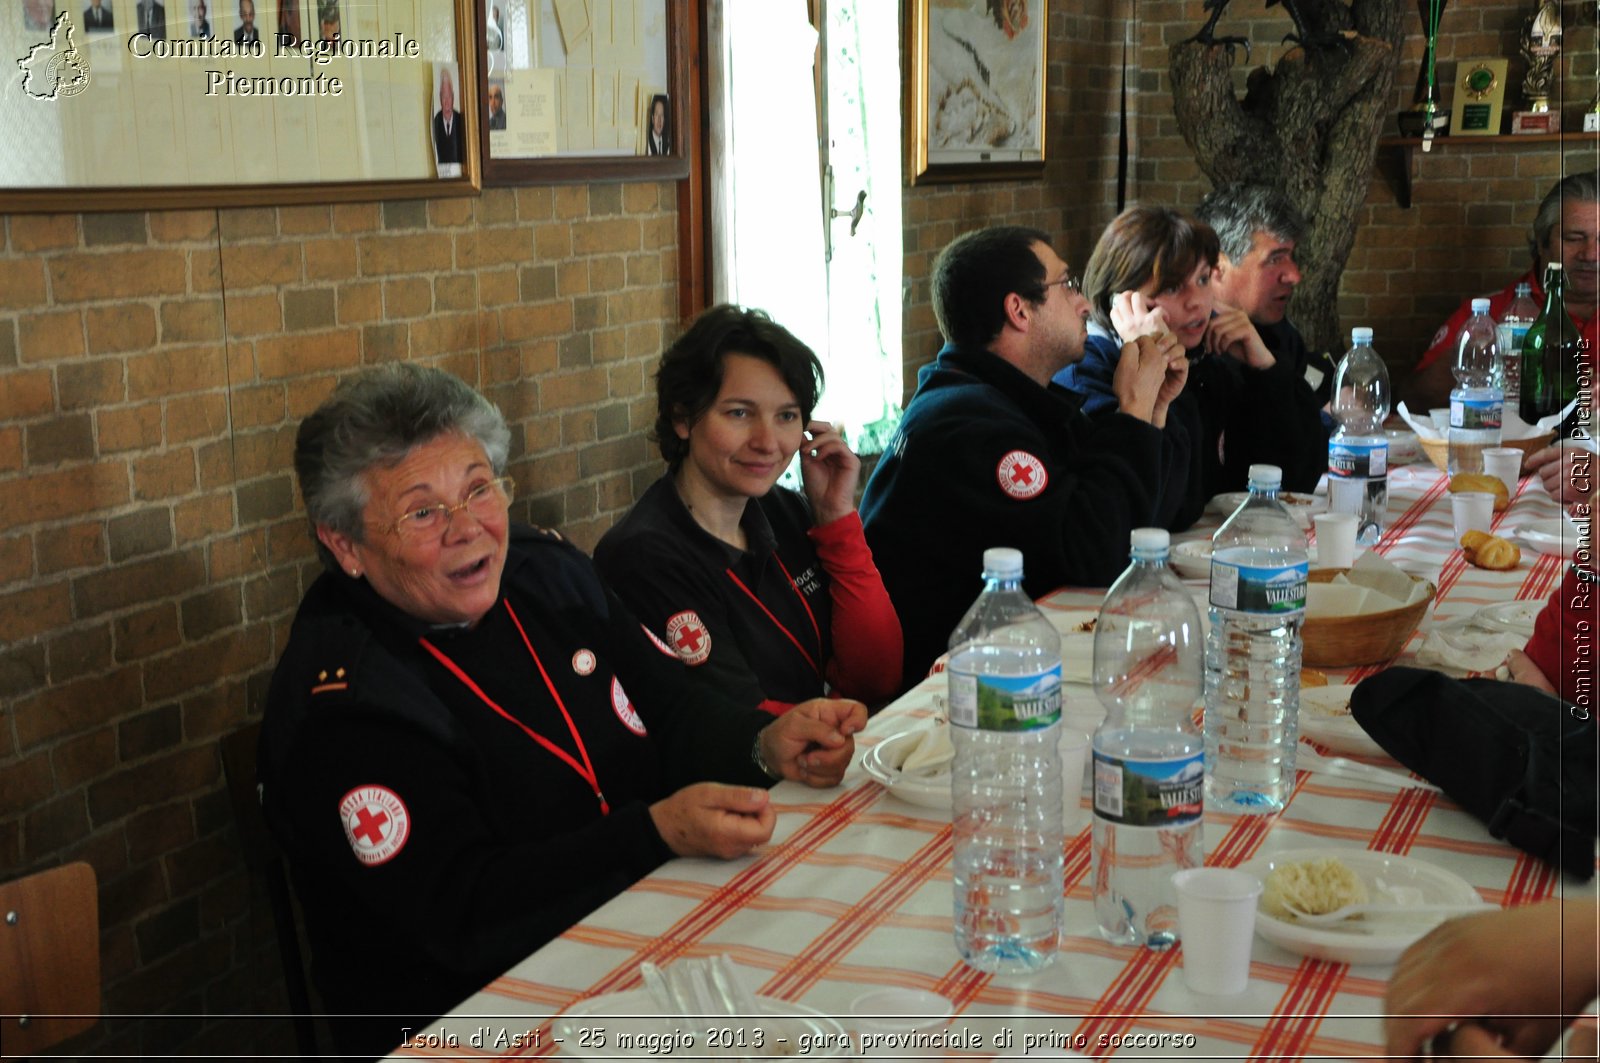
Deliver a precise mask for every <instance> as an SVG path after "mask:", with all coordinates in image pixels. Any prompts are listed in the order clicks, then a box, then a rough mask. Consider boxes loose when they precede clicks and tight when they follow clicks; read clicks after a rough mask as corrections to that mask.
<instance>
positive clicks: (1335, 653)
mask: <svg viewBox="0 0 1600 1063" xmlns="http://www.w3.org/2000/svg"><path fill="white" fill-rule="evenodd" d="M1344 571H1345V570H1344V569H1342V568H1318V569H1313V570H1312V571H1311V576H1310V579H1311V582H1313V583H1328V582H1331V581H1332V579H1333V578H1334V577H1335V576H1337V575H1339V574H1340V573H1341V572H1344ZM1411 578H1412V580H1413V581H1415V582H1417V583H1427V586H1428V593H1427V594H1425V595H1424V596H1423V597H1421V598H1419V599H1418V600H1417V601H1414V602H1412V603H1411V604H1410V605H1403V606H1401V607H1400V608H1398V609H1390V610H1387V611H1385V612H1382V613H1362V614H1361V615H1359V616H1319V617H1315V618H1311V617H1308V618H1307V619H1306V621H1305V623H1304V624H1302V625H1301V627H1300V639H1301V642H1302V644H1303V645H1302V650H1301V659H1302V662H1303V663H1304V664H1306V665H1308V666H1310V667H1312V668H1349V667H1352V666H1354V665H1358V664H1378V663H1380V662H1382V661H1387V660H1389V659H1390V658H1391V657H1394V656H1395V655H1396V654H1398V653H1399V652H1400V651H1401V650H1402V649H1404V648H1405V645H1406V640H1407V639H1409V638H1410V637H1411V636H1412V634H1413V633H1414V632H1415V631H1416V630H1417V625H1418V624H1420V623H1422V616H1423V614H1424V613H1426V612H1427V611H1428V606H1429V605H1430V604H1431V603H1432V602H1433V596H1434V593H1435V588H1434V586H1433V584H1431V583H1428V581H1427V580H1424V579H1418V578H1417V577H1416V576H1412V577H1411Z"/></svg>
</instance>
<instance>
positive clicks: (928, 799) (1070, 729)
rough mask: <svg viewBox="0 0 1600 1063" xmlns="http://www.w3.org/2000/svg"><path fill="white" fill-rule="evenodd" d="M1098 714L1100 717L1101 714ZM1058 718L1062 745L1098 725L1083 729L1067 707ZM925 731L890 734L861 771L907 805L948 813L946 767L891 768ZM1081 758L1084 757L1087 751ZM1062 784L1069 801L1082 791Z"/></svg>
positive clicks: (863, 757)
mask: <svg viewBox="0 0 1600 1063" xmlns="http://www.w3.org/2000/svg"><path fill="white" fill-rule="evenodd" d="M1101 715H1102V718H1103V716H1104V713H1103V712H1102V714H1101ZM1062 719H1063V721H1064V722H1063V723H1062V726H1061V741H1062V743H1064V744H1066V743H1069V742H1071V741H1078V742H1081V741H1083V736H1086V735H1090V734H1093V733H1094V729H1095V727H1098V726H1099V722H1098V720H1096V721H1093V723H1092V726H1087V727H1085V726H1084V724H1085V723H1088V722H1090V721H1089V720H1087V719H1085V718H1083V717H1082V716H1075V715H1074V714H1073V712H1072V710H1071V709H1070V708H1069V709H1066V710H1063V712H1062ZM927 730H928V729H927V728H926V727H914V728H912V729H911V730H909V731H900V732H898V733H896V734H892V735H890V736H889V737H888V738H885V739H884V740H883V741H882V742H879V743H878V744H877V745H875V746H873V747H872V748H871V749H869V750H867V751H866V752H865V753H863V754H862V755H861V768H862V770H863V771H865V772H866V773H867V776H868V777H869V778H871V779H872V780H874V781H875V782H880V783H882V784H883V785H884V786H886V787H888V789H889V792H890V793H891V794H893V795H894V796H895V797H898V798H899V799H900V800H902V801H904V802H906V803H907V804H910V805H916V806H918V807H919V808H938V809H943V810H944V811H946V812H948V811H950V807H951V801H950V769H949V768H948V767H945V768H944V769H942V770H940V771H937V772H929V773H927V774H921V773H918V774H913V775H906V774H904V773H902V772H901V771H900V769H899V768H898V767H895V765H896V764H898V763H899V762H900V761H902V760H904V759H905V757H906V755H907V754H908V753H909V752H910V747H912V746H915V745H916V744H917V743H918V742H920V741H921V740H922V736H923V734H924V733H926V732H927ZM1083 755H1084V756H1085V757H1087V755H1088V754H1087V751H1085V753H1084V754H1083ZM1063 756H1065V754H1063ZM1063 783H1064V785H1066V786H1067V787H1068V790H1069V794H1068V795H1067V796H1068V797H1069V798H1071V796H1072V795H1073V794H1076V793H1081V792H1082V789H1083V784H1082V780H1079V781H1078V785H1077V787H1076V788H1075V789H1074V788H1073V784H1072V783H1071V782H1068V781H1067V780H1065V779H1064V780H1063Z"/></svg>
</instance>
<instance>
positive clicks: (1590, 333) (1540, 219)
mask: <svg viewBox="0 0 1600 1063" xmlns="http://www.w3.org/2000/svg"><path fill="white" fill-rule="evenodd" d="M1528 246H1529V250H1531V251H1532V252H1533V268H1531V269H1530V270H1528V272H1527V273H1524V274H1523V275H1522V276H1520V277H1518V278H1517V279H1516V280H1514V281H1512V282H1511V283H1510V284H1508V285H1506V286H1505V288H1503V289H1502V290H1501V291H1500V292H1499V293H1498V294H1493V295H1490V297H1489V316H1490V317H1492V318H1494V319H1495V320H1496V321H1498V320H1499V319H1500V315H1501V314H1502V313H1504V312H1505V309H1506V307H1507V306H1509V305H1510V304H1511V300H1512V299H1514V298H1516V292H1517V285H1519V284H1528V285H1531V286H1532V288H1533V300H1534V302H1536V303H1538V304H1539V305H1540V306H1543V305H1544V285H1543V284H1542V283H1541V282H1542V280H1543V278H1544V267H1545V264H1546V263H1549V262H1560V263H1561V268H1562V270H1563V271H1564V272H1565V273H1566V284H1565V287H1564V288H1563V297H1564V299H1565V302H1566V306H1567V313H1568V314H1570V315H1571V316H1572V320H1573V322H1574V323H1575V324H1576V325H1577V326H1578V329H1579V331H1580V333H1581V334H1582V336H1583V337H1584V338H1585V339H1587V340H1588V341H1589V350H1590V351H1593V350H1594V346H1595V343H1596V342H1597V341H1600V313H1597V312H1596V311H1597V309H1600V171H1594V170H1590V171H1588V172H1587V173H1575V174H1572V175H1570V176H1568V177H1565V178H1563V179H1562V180H1560V181H1558V182H1556V185H1555V187H1554V188H1552V189H1550V191H1549V193H1548V194H1547V195H1546V196H1545V197H1544V199H1543V201H1542V202H1540V204H1539V211H1538V213H1537V214H1536V215H1534V219H1533V229H1532V232H1531V234H1530V236H1529V240H1528ZM1480 298H1481V297H1480ZM1471 316H1472V299H1471V298H1467V299H1463V300H1462V301H1461V305H1460V306H1459V307H1457V308H1456V312H1455V313H1454V314H1452V315H1451V316H1450V319H1449V320H1448V321H1446V322H1445V323H1444V324H1443V325H1440V326H1439V331H1438V332H1435V333H1434V334H1433V340H1432V341H1431V342H1430V343H1429V344H1428V349H1427V350H1426V351H1424V352H1423V355H1422V357H1421V358H1418V359H1417V364H1416V365H1414V366H1412V368H1411V380H1410V382H1409V384H1408V385H1407V387H1406V390H1405V400H1406V403H1407V405H1408V406H1409V407H1410V408H1411V409H1412V410H1413V411H1414V412H1417V413H1424V412H1426V411H1427V410H1428V409H1430V408H1432V407H1437V406H1443V405H1445V404H1446V403H1447V402H1448V401H1449V397H1450V389H1451V388H1452V387H1453V386H1454V384H1455V376H1454V375H1453V373H1452V370H1453V369H1454V367H1455V350H1456V338H1457V337H1458V336H1460V335H1461V330H1462V328H1464V327H1465V326H1466V324H1467V319H1468V318H1469V317H1471Z"/></svg>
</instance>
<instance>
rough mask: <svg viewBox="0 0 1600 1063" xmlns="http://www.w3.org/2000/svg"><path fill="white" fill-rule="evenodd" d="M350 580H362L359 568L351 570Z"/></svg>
mask: <svg viewBox="0 0 1600 1063" xmlns="http://www.w3.org/2000/svg"><path fill="white" fill-rule="evenodd" d="M350 578H351V579H360V578H361V570H360V569H359V568H353V569H351V570H350Z"/></svg>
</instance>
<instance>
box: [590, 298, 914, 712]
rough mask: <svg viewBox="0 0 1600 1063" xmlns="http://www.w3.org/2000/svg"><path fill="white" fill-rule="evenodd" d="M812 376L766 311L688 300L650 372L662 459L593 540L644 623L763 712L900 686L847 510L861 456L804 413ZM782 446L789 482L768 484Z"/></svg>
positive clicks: (876, 589)
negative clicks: (793, 466)
mask: <svg viewBox="0 0 1600 1063" xmlns="http://www.w3.org/2000/svg"><path fill="white" fill-rule="evenodd" d="M821 387H822V366H821V363H820V362H819V361H818V360H817V356H816V355H815V354H814V353H813V352H812V351H811V349H810V348H809V347H807V346H806V345H805V344H804V343H802V342H801V341H800V340H799V339H797V338H796V337H795V336H794V335H793V334H792V333H790V332H789V330H788V329H785V328H784V327H783V326H782V325H779V324H777V323H776V322H774V321H773V320H772V319H771V318H769V317H768V316H767V315H766V314H764V313H762V312H761V311H759V310H746V309H743V308H741V307H737V306H728V305H722V306H716V307H712V308H711V309H710V310H707V311H706V312H705V313H703V314H701V315H700V317H699V318H697V319H696V320H695V321H694V323H693V324H692V325H690V327H689V329H688V331H687V332H685V333H684V334H683V336H682V337H680V338H679V339H678V341H677V342H676V343H674V344H673V345H672V346H671V347H669V348H668V349H667V351H666V353H665V354H663V355H662V357H661V367H660V369H659V370H658V371H657V373H656V402H657V418H656V428H655V432H656V441H657V443H658V445H659V446H660V448H661V455H662V457H664V458H666V460H667V466H668V468H667V471H666V473H665V474H664V475H663V476H662V477H661V478H660V479H659V480H657V481H656V482H655V483H654V484H652V485H651V486H650V488H649V489H648V490H646V491H645V493H644V495H643V496H642V497H641V498H640V499H639V501H638V503H637V504H636V505H635V506H634V507H633V509H632V510H631V511H629V513H628V515H627V516H626V517H624V518H623V519H622V520H621V521H620V522H619V523H618V524H617V525H616V527H614V528H612V529H611V530H610V531H609V532H607V533H606V534H605V536H604V537H603V538H602V539H601V540H600V544H599V546H597V547H596V548H595V555H594V556H595V564H596V565H597V566H598V567H599V569H600V572H601V575H602V576H604V577H605V579H606V581H607V582H608V583H609V584H610V585H611V587H612V589H613V590H614V591H615V592H616V593H617V595H618V596H619V597H621V598H622V600H623V601H624V602H625V603H627V605H628V606H629V608H631V609H632V610H633V612H634V613H635V614H636V615H637V616H638V617H639V619H640V620H641V621H643V622H644V624H645V625H646V627H647V628H648V629H650V630H651V631H653V632H655V633H656V634H657V635H659V636H660V637H661V639H662V640H663V641H664V642H665V643H666V645H668V646H670V647H671V648H672V650H673V651H674V652H676V653H677V654H678V656H679V657H681V658H682V659H683V661H684V662H685V663H687V664H688V665H690V666H691V667H692V668H694V669H695V670H696V671H698V672H700V673H701V674H702V675H703V676H704V677H705V678H707V679H708V680H710V681H711V682H714V683H716V684H717V685H718V686H719V687H720V688H722V689H723V690H725V691H727V692H728V693H731V694H735V695H737V696H739V697H741V698H749V699H750V700H754V701H759V702H760V703H761V706H762V707H763V708H765V709H767V710H768V711H769V712H772V713H782V712H785V711H787V710H788V709H789V707H790V706H792V705H794V704H795V703H797V702H801V701H805V700H806V699H808V698H812V697H817V696H819V695H821V694H822V693H823V692H824V691H825V690H837V691H841V692H844V691H848V692H849V696H850V697H853V698H856V699H858V700H860V701H864V702H866V703H867V704H869V705H872V704H876V703H879V702H883V701H886V700H887V699H888V698H890V697H891V696H892V695H894V694H895V693H896V692H897V691H898V690H899V688H900V677H901V650H902V643H901V631H900V621H899V618H898V617H897V616H896V615H895V610H894V605H893V604H892V603H891V602H890V601H889V595H888V592H886V591H885V590H884V587H883V578H882V577H881V576H880V575H879V574H878V569H877V566H876V565H874V564H873V561H872V553H871V551H870V550H869V549H868V548H867V543H866V539H865V538H864V537H863V535H862V530H861V518H860V516H859V515H858V514H857V513H856V506H855V494H856V484H857V481H858V480H859V478H860V474H861V462H860V461H859V460H858V459H857V458H856V456H855V454H853V453H852V452H851V451H850V448H849V446H848V445H847V444H846V443H845V441H844V439H843V437H842V436H840V434H839V432H838V430H837V429H836V428H835V427H834V426H833V425H831V424H829V423H828V422H826V421H817V420H812V418H811V413H812V410H813V408H814V407H815V406H816V403H817V399H818V397H819V395H820V393H821ZM796 452H799V454H800V475H801V480H802V484H803V486H804V492H803V493H802V492H797V491H792V490H789V489H788V488H785V487H780V486H777V482H778V477H779V476H781V475H782V474H783V471H784V470H785V469H786V468H788V467H789V463H790V462H791V461H792V460H793V459H794V456H795V454H796Z"/></svg>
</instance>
